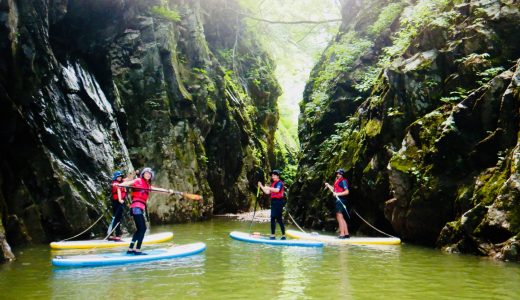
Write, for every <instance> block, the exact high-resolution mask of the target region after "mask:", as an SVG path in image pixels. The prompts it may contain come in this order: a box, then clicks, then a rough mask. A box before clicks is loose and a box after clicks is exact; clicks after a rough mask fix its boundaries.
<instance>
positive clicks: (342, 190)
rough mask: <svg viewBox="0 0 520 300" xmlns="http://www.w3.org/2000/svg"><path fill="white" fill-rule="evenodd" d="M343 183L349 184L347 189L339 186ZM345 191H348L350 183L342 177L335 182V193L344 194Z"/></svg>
mask: <svg viewBox="0 0 520 300" xmlns="http://www.w3.org/2000/svg"><path fill="white" fill-rule="evenodd" d="M342 181H345V182H346V183H347V188H346V189H344V188H342V187H341V186H340V185H339V184H340V183H341V182H342ZM345 190H348V181H347V179H346V178H343V177H341V178H340V179H337V180H336V181H335V182H334V193H341V192H344V191H345Z"/></svg>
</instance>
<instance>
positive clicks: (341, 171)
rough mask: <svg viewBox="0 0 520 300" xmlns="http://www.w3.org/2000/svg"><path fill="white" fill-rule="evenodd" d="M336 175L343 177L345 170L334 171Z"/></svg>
mask: <svg viewBox="0 0 520 300" xmlns="http://www.w3.org/2000/svg"><path fill="white" fill-rule="evenodd" d="M336 174H339V175H341V176H343V175H344V174H345V170H344V169H338V170H337V171H336Z"/></svg>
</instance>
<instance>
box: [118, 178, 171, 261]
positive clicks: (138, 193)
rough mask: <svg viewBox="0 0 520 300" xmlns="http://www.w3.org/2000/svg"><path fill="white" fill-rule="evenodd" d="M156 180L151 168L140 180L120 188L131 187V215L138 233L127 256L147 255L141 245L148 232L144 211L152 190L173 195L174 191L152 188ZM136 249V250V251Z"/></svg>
mask: <svg viewBox="0 0 520 300" xmlns="http://www.w3.org/2000/svg"><path fill="white" fill-rule="evenodd" d="M153 179H154V172H153V170H152V169H151V168H144V169H143V171H142V172H141V175H140V177H139V178H137V179H134V180H130V181H126V182H123V183H122V184H120V185H119V186H122V187H131V188H132V189H133V191H132V204H131V205H130V213H131V214H132V217H133V218H134V222H135V227H136V228H137V230H136V232H135V233H134V235H133V236H132V242H131V243H130V246H129V248H128V251H127V252H126V254H135V255H143V254H146V253H143V252H141V244H142V243H143V239H144V234H145V232H146V222H145V220H144V211H145V209H146V202H147V201H148V196H149V194H150V192H151V191H152V190H155V191H160V192H167V193H170V194H173V190H167V189H162V188H158V187H155V186H152V180H153ZM134 247H135V249H134Z"/></svg>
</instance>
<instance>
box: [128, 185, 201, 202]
mask: <svg viewBox="0 0 520 300" xmlns="http://www.w3.org/2000/svg"><path fill="white" fill-rule="evenodd" d="M129 188H132V189H136V190H142V191H149V192H158V193H164V194H177V195H181V196H182V197H183V198H186V199H188V200H194V201H199V200H202V196H201V195H197V194H190V193H186V192H179V191H174V190H167V189H162V188H151V189H144V188H136V187H132V186H129Z"/></svg>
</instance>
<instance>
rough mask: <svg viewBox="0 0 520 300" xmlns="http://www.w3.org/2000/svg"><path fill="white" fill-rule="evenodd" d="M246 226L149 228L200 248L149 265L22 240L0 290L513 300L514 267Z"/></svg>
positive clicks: (68, 294) (519, 292) (8, 295)
mask: <svg viewBox="0 0 520 300" xmlns="http://www.w3.org/2000/svg"><path fill="white" fill-rule="evenodd" d="M248 225H249V224H247V223H241V222H233V221H228V220H225V221H219V220H212V221H208V222H201V223H194V224H183V225H174V226H164V227H160V228H159V227H156V228H154V230H153V231H155V232H161V231H171V230H172V229H173V231H174V232H175V239H174V241H175V243H176V244H186V243H190V242H195V241H202V242H205V243H206V244H207V249H206V251H205V252H204V253H203V254H199V255H197V256H192V257H186V258H181V259H176V260H165V261H157V262H154V263H150V264H145V263H143V264H135V265H121V266H107V267H96V268H70V269H65V268H53V267H52V266H51V264H50V258H51V256H52V255H51V252H50V250H49V248H48V246H31V247H28V248H25V249H21V250H19V251H17V253H16V255H17V261H15V262H14V263H11V264H7V265H2V266H0V291H1V294H0V297H1V298H2V299H19V298H26V299H49V298H53V299H71V298H73V299H76V298H79V299H95V298H102V299H106V298H115V299H121V298H128V299H136V298H146V299H155V298H159V299H165V298H166V299H200V298H203V299H226V300H228V299H316V298H319V299H332V298H341V299H418V298H421V299H520V284H519V282H520V264H514V263H502V262H494V261H490V260H487V259H482V258H479V257H473V256H467V255H446V254H443V253H441V252H439V251H437V250H435V249H428V248H423V247H416V246H412V245H402V246H354V245H351V246H349V245H342V246H326V247H324V248H323V249H319V248H299V247H279V246H266V245H257V244H249V243H244V242H239V241H235V240H232V239H231V238H229V236H228V234H229V232H230V231H233V230H242V231H247V230H248ZM262 226H263V227H262ZM256 228H258V229H256ZM255 230H258V231H262V232H268V231H269V227H268V224H266V225H265V226H264V225H255ZM165 246H167V245H166V244H162V245H160V246H158V247H165ZM151 248H152V247H147V248H145V249H151ZM116 251H118V250H116ZM83 253H84V252H83ZM52 254H53V255H54V252H53V253H52ZM67 254H70V253H67Z"/></svg>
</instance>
